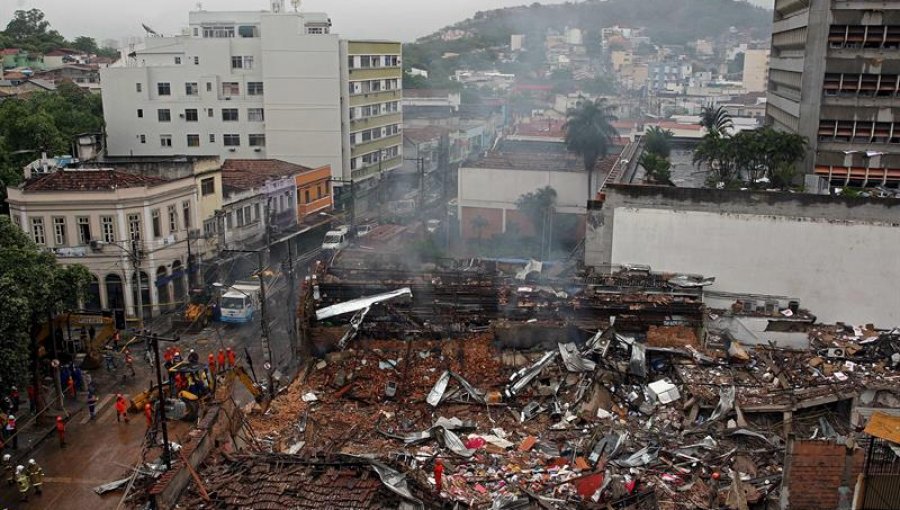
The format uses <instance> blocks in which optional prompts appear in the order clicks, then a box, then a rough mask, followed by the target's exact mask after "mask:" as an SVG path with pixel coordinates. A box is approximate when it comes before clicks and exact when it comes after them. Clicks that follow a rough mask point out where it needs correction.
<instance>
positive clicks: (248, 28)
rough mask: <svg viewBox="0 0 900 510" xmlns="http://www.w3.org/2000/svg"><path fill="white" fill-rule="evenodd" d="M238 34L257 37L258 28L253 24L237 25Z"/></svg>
mask: <svg viewBox="0 0 900 510" xmlns="http://www.w3.org/2000/svg"><path fill="white" fill-rule="evenodd" d="M238 35H239V36H240V37H245V38H246V37H259V29H258V28H257V27H255V26H253V25H239V26H238Z"/></svg>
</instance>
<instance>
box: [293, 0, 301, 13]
mask: <svg viewBox="0 0 900 510" xmlns="http://www.w3.org/2000/svg"><path fill="white" fill-rule="evenodd" d="M301 2H302V0H291V6H293V7H294V12H297V11H299V10H300V3H301Z"/></svg>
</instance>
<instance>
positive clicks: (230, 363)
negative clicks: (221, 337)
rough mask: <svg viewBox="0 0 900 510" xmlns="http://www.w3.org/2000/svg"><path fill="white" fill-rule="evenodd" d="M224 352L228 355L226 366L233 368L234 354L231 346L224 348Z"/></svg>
mask: <svg viewBox="0 0 900 510" xmlns="http://www.w3.org/2000/svg"><path fill="white" fill-rule="evenodd" d="M225 353H226V355H227V356H228V368H234V362H235V358H236V356H235V355H234V351H232V350H231V347H229V348H227V349H225Z"/></svg>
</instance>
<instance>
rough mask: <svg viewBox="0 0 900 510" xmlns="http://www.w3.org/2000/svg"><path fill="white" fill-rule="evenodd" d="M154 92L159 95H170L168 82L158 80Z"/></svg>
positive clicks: (170, 88) (170, 90)
mask: <svg viewBox="0 0 900 510" xmlns="http://www.w3.org/2000/svg"><path fill="white" fill-rule="evenodd" d="M156 93H157V94H159V95H160V96H171V95H172V87H171V86H170V85H169V83H168V82H160V83H157V84H156Z"/></svg>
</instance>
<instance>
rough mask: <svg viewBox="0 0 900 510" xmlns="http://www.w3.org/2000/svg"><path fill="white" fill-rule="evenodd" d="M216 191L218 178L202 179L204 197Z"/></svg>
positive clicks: (201, 188)
mask: <svg viewBox="0 0 900 510" xmlns="http://www.w3.org/2000/svg"><path fill="white" fill-rule="evenodd" d="M215 192H216V179H215V177H207V178H206V179H203V180H202V181H200V194H202V195H203V196H204V197H205V196H206V195H212V194H213V193H215Z"/></svg>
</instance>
